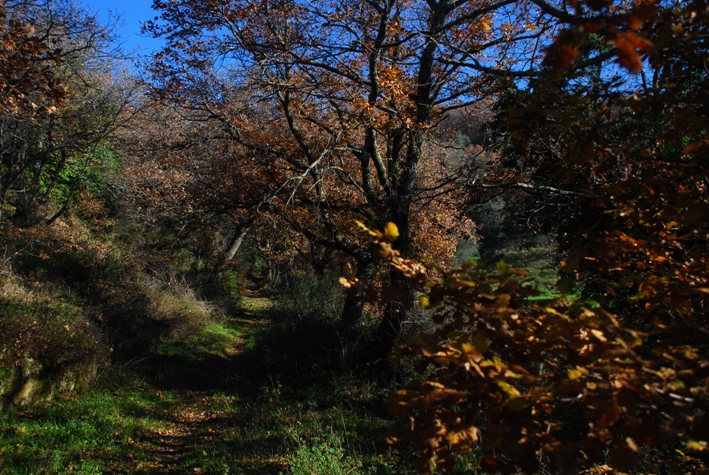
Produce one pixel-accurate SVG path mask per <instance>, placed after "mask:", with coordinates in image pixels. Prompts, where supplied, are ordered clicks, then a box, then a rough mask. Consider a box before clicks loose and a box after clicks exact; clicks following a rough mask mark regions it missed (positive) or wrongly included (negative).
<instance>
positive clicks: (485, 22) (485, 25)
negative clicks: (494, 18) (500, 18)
mask: <svg viewBox="0 0 709 475" xmlns="http://www.w3.org/2000/svg"><path fill="white" fill-rule="evenodd" d="M480 24H481V25H482V26H483V28H485V31H490V23H488V22H487V21H485V20H483V21H482V22H480Z"/></svg>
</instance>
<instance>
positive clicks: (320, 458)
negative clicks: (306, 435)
mask: <svg viewBox="0 0 709 475" xmlns="http://www.w3.org/2000/svg"><path fill="white" fill-rule="evenodd" d="M297 442H298V445H299V447H298V449H297V450H296V451H295V453H294V454H293V455H292V456H291V464H292V465H291V469H290V474H291V475H313V474H319V475H352V474H358V473H363V472H362V462H361V461H359V460H358V459H356V458H354V457H351V456H349V455H347V454H346V452H345V449H344V448H343V447H342V441H341V440H340V439H339V438H338V437H335V436H332V437H329V438H325V439H321V438H319V437H313V438H312V440H311V444H308V443H306V442H305V441H304V440H303V439H297Z"/></svg>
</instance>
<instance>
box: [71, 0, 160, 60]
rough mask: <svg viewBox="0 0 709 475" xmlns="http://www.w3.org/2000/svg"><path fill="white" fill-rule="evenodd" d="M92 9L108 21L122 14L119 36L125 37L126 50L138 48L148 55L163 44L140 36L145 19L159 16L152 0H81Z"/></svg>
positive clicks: (124, 46)
mask: <svg viewBox="0 0 709 475" xmlns="http://www.w3.org/2000/svg"><path fill="white" fill-rule="evenodd" d="M79 1H80V2H81V3H83V4H84V5H86V6H87V7H88V8H89V9H90V10H92V11H93V12H96V13H98V14H99V17H100V19H101V20H102V21H103V22H104V23H106V22H108V21H109V20H110V19H111V17H112V15H113V16H115V15H120V17H121V22H120V23H119V27H120V29H119V31H118V34H119V36H120V37H121V38H122V39H123V48H124V49H125V50H126V51H132V50H135V49H137V50H138V52H139V53H140V54H143V55H147V54H150V52H151V51H152V50H154V49H158V48H160V46H161V44H162V43H161V42H160V41H158V40H154V39H152V38H146V37H142V36H140V26H141V24H142V23H143V22H144V21H147V20H152V19H154V18H155V17H156V16H157V13H156V12H155V10H153V9H152V8H151V6H152V4H153V2H152V0H79Z"/></svg>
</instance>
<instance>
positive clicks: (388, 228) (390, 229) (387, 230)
mask: <svg viewBox="0 0 709 475" xmlns="http://www.w3.org/2000/svg"><path fill="white" fill-rule="evenodd" d="M384 236H385V237H386V238H387V239H388V240H390V241H396V238H398V237H399V228H397V227H396V224H394V223H392V222H391V221H389V222H388V223H386V225H385V226H384Z"/></svg>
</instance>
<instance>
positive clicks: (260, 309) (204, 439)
mask: <svg viewBox="0 0 709 475" xmlns="http://www.w3.org/2000/svg"><path fill="white" fill-rule="evenodd" d="M272 307H273V302H272V300H271V298H270V296H269V294H268V293H267V292H266V291H264V290H263V289H259V288H258V287H256V286H255V285H250V286H248V287H247V288H246V289H245V290H244V293H243V298H242V302H241V305H240V309H239V312H238V313H236V314H235V315H233V316H230V317H229V318H227V319H226V320H225V321H224V322H221V323H219V324H218V325H212V326H209V327H207V328H205V329H204V331H202V333H200V334H198V335H194V336H193V337H191V338H185V339H183V340H181V341H166V342H164V344H163V345H162V347H159V348H158V351H157V353H158V354H157V355H156V356H155V357H154V358H152V361H151V363H150V364H149V365H147V366H146V367H145V369H146V370H147V371H146V375H147V376H148V377H147V378H146V381H145V382H146V383H147V384H145V385H143V387H142V388H141V391H144V392H150V393H152V394H150V399H151V403H149V404H144V405H142V406H143V407H142V408H140V409H142V411H141V410H140V409H139V410H135V409H134V410H133V412H134V414H140V412H143V414H140V416H139V417H140V421H139V422H140V426H141V427H140V429H139V430H138V431H136V433H135V437H131V438H129V439H128V440H125V441H123V442H122V443H120V449H119V451H118V452H119V453H120V454H121V456H120V459H117V460H115V461H114V462H113V463H112V464H110V469H109V470H108V471H105V472H104V473H112V474H113V473H115V474H118V473H152V474H184V473H196V474H206V473H209V474H212V473H214V474H217V473H219V474H226V473H233V472H232V471H231V469H233V462H229V460H231V459H232V457H230V456H229V454H232V455H233V452H235V451H239V452H244V449H245V447H244V438H245V437H244V436H245V434H249V438H251V437H253V433H254V432H255V429H254V425H258V420H259V418H260V416H259V414H260V412H261V409H260V408H259V407H257V406H255V405H254V404H252V400H253V398H252V397H248V396H247V397H244V396H243V394H245V393H253V392H258V389H259V388H258V387H256V386H255V385H258V384H259V382H258V381H259V379H258V378H253V377H250V375H251V374H252V373H253V372H254V371H258V364H257V363H256V361H255V360H253V355H251V356H250V357H249V356H245V353H248V350H249V348H250V345H252V344H253V338H254V335H256V334H257V333H258V332H259V331H260V330H262V329H264V328H265V327H266V326H267V325H268V322H269V312H270V310H271V309H272ZM249 386H250V387H249ZM259 429H263V427H261V428H259ZM266 432H268V431H266ZM246 445H251V444H250V443H248V444H246ZM246 448H248V447H246ZM116 455H118V454H116ZM254 467H260V468H258V473H274V474H275V473H278V472H279V471H283V470H284V468H285V466H282V465H280V464H278V463H276V464H274V463H273V459H271V461H270V462H269V463H266V464H263V463H259V462H258V461H254ZM269 467H270V468H269ZM249 471H250V470H248V469H247V470H246V472H247V473H248V472H249ZM254 473H255V472H254Z"/></svg>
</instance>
